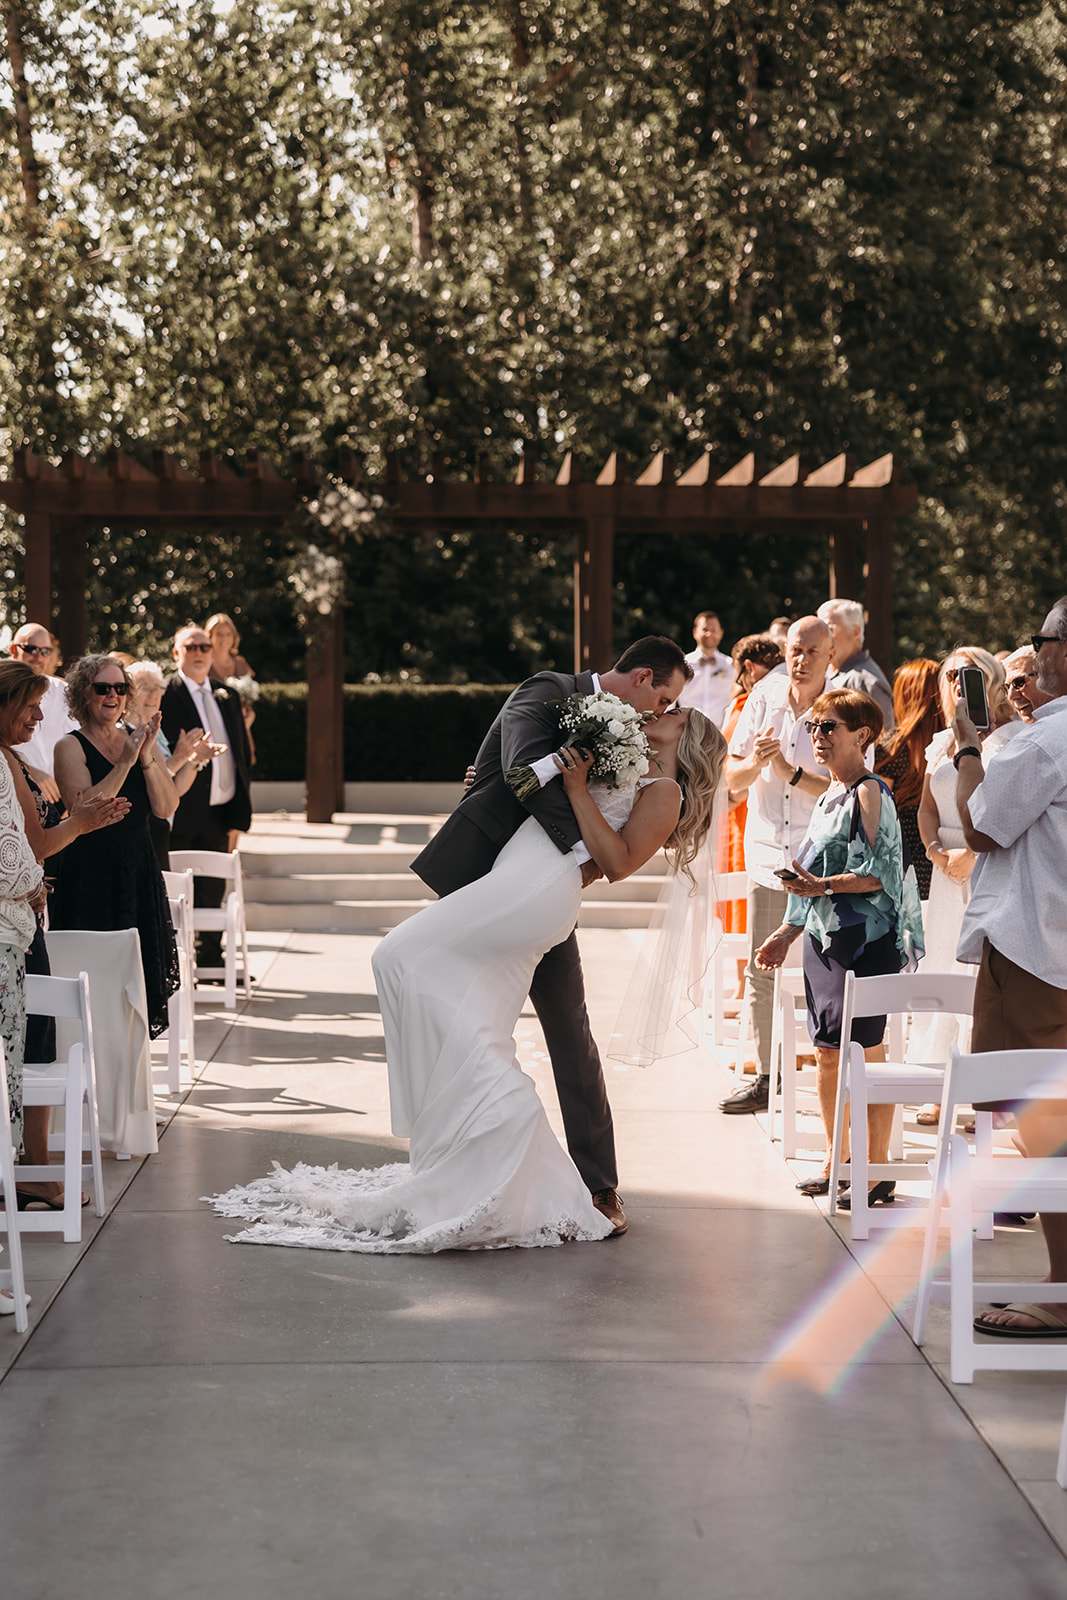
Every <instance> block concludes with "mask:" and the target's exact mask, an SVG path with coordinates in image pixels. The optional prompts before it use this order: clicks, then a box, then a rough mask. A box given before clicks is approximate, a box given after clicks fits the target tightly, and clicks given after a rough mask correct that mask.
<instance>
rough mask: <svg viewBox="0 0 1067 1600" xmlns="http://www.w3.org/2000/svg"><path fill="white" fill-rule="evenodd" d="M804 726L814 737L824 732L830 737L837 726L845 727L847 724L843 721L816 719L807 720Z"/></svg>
mask: <svg viewBox="0 0 1067 1600" xmlns="http://www.w3.org/2000/svg"><path fill="white" fill-rule="evenodd" d="M804 726H805V728H806V729H807V730H808V732H809V733H810V734H811V735H812V737H813V738H814V736H815V734H817V733H821V734H824V735H825V736H826V737H827V738H829V736H830V734H831V733H833V731H834V729H835V728H843V727H844V726H845V724H844V723H843V722H830V721H823V722H818V721H816V722H805V724H804Z"/></svg>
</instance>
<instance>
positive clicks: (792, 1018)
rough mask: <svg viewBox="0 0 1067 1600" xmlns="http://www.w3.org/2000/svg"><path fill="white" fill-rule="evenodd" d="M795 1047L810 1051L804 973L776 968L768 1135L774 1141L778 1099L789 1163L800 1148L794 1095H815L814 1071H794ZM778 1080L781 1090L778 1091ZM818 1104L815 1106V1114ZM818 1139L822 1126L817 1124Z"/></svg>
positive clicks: (798, 1069) (808, 1068)
mask: <svg viewBox="0 0 1067 1600" xmlns="http://www.w3.org/2000/svg"><path fill="white" fill-rule="evenodd" d="M798 1045H799V1046H800V1049H801V1051H803V1052H805V1053H806V1052H809V1051H810V1050H811V1041H810V1039H809V1037H808V1025H807V1002H806V1000H805V997H804V973H803V971H802V970H801V968H799V967H779V968H778V970H777V972H776V973H775V974H774V1032H773V1033H772V1035H771V1083H770V1100H769V1102H768V1107H767V1110H768V1117H767V1131H768V1133H769V1134H770V1137H771V1138H772V1139H774V1138H776V1137H777V1133H776V1128H777V1116H778V1097H779V1094H780V1095H781V1100H782V1155H783V1156H785V1158H786V1159H787V1160H790V1159H792V1158H793V1157H794V1156H795V1155H796V1153H797V1150H798V1148H799V1144H800V1125H799V1122H798V1121H797V1113H798V1107H797V1093H798V1091H811V1092H812V1093H816V1092H817V1089H818V1081H817V1077H816V1072H815V1068H814V1067H813V1066H811V1067H802V1068H798V1067H797V1055H798V1049H797V1047H798ZM779 1079H780V1083H781V1086H780V1087H779ZM817 1110H818V1104H817V1103H816V1111H817ZM819 1129H820V1139H821V1137H822V1134H821V1130H822V1123H821V1122H820V1124H819Z"/></svg>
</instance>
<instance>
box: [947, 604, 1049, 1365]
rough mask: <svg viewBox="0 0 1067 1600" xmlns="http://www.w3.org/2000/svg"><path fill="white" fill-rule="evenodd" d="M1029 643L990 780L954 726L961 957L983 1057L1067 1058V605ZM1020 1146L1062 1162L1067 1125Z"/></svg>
mask: <svg viewBox="0 0 1067 1600" xmlns="http://www.w3.org/2000/svg"><path fill="white" fill-rule="evenodd" d="M1031 643H1032V645H1033V653H1034V658H1035V660H1036V663H1037V667H1036V671H1037V677H1036V680H1035V686H1036V688H1037V690H1038V691H1039V692H1040V693H1041V695H1042V696H1044V703H1043V704H1041V705H1037V706H1035V707H1034V711H1033V719H1032V725H1031V726H1030V727H1028V728H1024V729H1023V731H1022V733H1020V734H1019V735H1018V736H1017V737H1016V738H1014V739H1012V741H1011V743H1010V744H1008V745H1005V747H1004V748H1003V749H1002V750H1000V751H999V752H998V753H997V755H996V756H995V757H994V759H993V760H992V761H991V762H990V763H989V766H988V768H987V769H986V770H985V771H984V772H983V769H982V758H981V753H980V750H979V745H980V742H981V741H980V740H979V737H978V733H977V730H976V729H975V727H974V725H973V723H972V722H971V721H970V720H969V719H968V717H967V714H966V711H965V709H964V701H963V700H962V699H961V700H960V701H959V702H958V704H957V707H956V716H955V719H954V728H955V733H956V745H957V750H956V755H955V757H954V760H955V763H956V770H957V772H958V773H959V777H958V779H957V787H956V800H957V804H958V805H959V810H960V817H961V818H962V821H963V834H964V838H965V839H966V841H967V844H968V845H969V846H970V848H971V849H972V850H973V851H974V852H975V853H976V855H977V857H978V862H977V865H976V867H975V869H974V876H973V877H972V878H971V899H970V903H969V905H968V906H967V909H966V911H965V912H964V915H963V927H962V929H961V930H960V940H959V946H958V948H957V951H956V955H957V959H958V960H960V961H972V962H978V963H980V965H979V968H978V978H977V981H976V984H975V991H974V1027H973V1030H972V1034H971V1049H972V1050H974V1051H976V1052H982V1051H988V1050H1067V868H1065V863H1067V595H1065V596H1064V598H1063V599H1062V600H1058V601H1057V602H1056V604H1055V605H1054V606H1053V608H1052V610H1051V611H1050V612H1049V614H1048V616H1047V617H1046V618H1045V622H1044V626H1043V627H1042V630H1041V632H1040V633H1036V634H1034V636H1033V638H1032V640H1031ZM1013 675H1014V674H1012V673H1011V672H1010V671H1009V677H1011V676H1013ZM981 1109H986V1110H988V1109H1007V1108H998V1107H992V1108H991V1107H983V1108H981ZM1017 1138H1018V1140H1019V1143H1020V1145H1021V1146H1022V1147H1023V1148H1024V1153H1025V1154H1026V1155H1028V1156H1030V1157H1031V1158H1033V1159H1043V1158H1044V1157H1047V1156H1052V1155H1063V1154H1064V1153H1065V1152H1067V1114H1065V1113H1064V1111H1063V1109H1062V1107H1061V1108H1060V1109H1058V1110H1056V1111H1041V1112H1036V1111H1035V1112H1030V1113H1029V1114H1028V1115H1027V1116H1026V1118H1025V1119H1024V1120H1021V1121H1020V1126H1019V1130H1018V1134H1017ZM1041 1224H1042V1227H1043V1229H1044V1233H1045V1242H1046V1244H1047V1245H1048V1252H1049V1279H1050V1281H1051V1282H1053V1283H1063V1282H1067V1215H1064V1214H1063V1213H1053V1212H1045V1213H1042V1216H1041ZM975 1327H976V1328H977V1329H978V1330H979V1331H980V1332H982V1333H987V1334H993V1335H995V1336H997V1337H999V1338H1004V1339H1047V1338H1049V1337H1061V1336H1062V1337H1063V1338H1067V1304H1065V1303H1064V1302H1062V1301H1060V1302H1055V1301H1049V1302H1047V1303H1042V1304H1038V1305H1032V1304H1030V1303H1029V1302H1025V1303H1019V1304H1014V1305H1009V1306H1006V1307H1005V1308H1003V1309H996V1310H992V1311H984V1312H982V1313H981V1314H980V1315H979V1316H978V1317H976V1318H975Z"/></svg>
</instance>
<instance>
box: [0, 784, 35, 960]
mask: <svg viewBox="0 0 1067 1600" xmlns="http://www.w3.org/2000/svg"><path fill="white" fill-rule="evenodd" d="M43 877H44V868H43V867H42V866H41V864H40V862H39V861H38V860H37V858H36V857H35V856H34V853H33V851H32V850H31V849H30V844H29V840H28V839H27V838H26V824H25V822H24V820H23V816H22V807H21V806H20V805H19V801H18V796H17V795H16V793H15V780H14V778H13V777H12V776H11V768H10V767H9V766H8V764H7V762H6V761H5V760H3V758H2V757H0V944H9V945H14V947H15V949H16V950H21V951H22V952H23V954H25V953H26V951H27V950H28V949H29V948H30V945H31V944H32V943H33V936H34V933H35V932H36V931H37V918H36V917H35V916H34V914H33V912H32V911H31V910H30V906H29V899H28V897H29V896H30V895H32V894H33V893H35V891H36V890H37V889H38V888H40V885H41V879H42V878H43Z"/></svg>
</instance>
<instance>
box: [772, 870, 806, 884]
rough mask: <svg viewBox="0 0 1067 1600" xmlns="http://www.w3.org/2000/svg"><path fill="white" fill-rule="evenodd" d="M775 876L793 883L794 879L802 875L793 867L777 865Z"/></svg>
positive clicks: (784, 881) (785, 881)
mask: <svg viewBox="0 0 1067 1600" xmlns="http://www.w3.org/2000/svg"><path fill="white" fill-rule="evenodd" d="M774 876H775V877H776V878H781V880H782V882H783V883H792V882H793V881H794V879H796V878H799V877H800V873H799V872H794V871H793V869H792V867H775V869H774Z"/></svg>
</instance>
